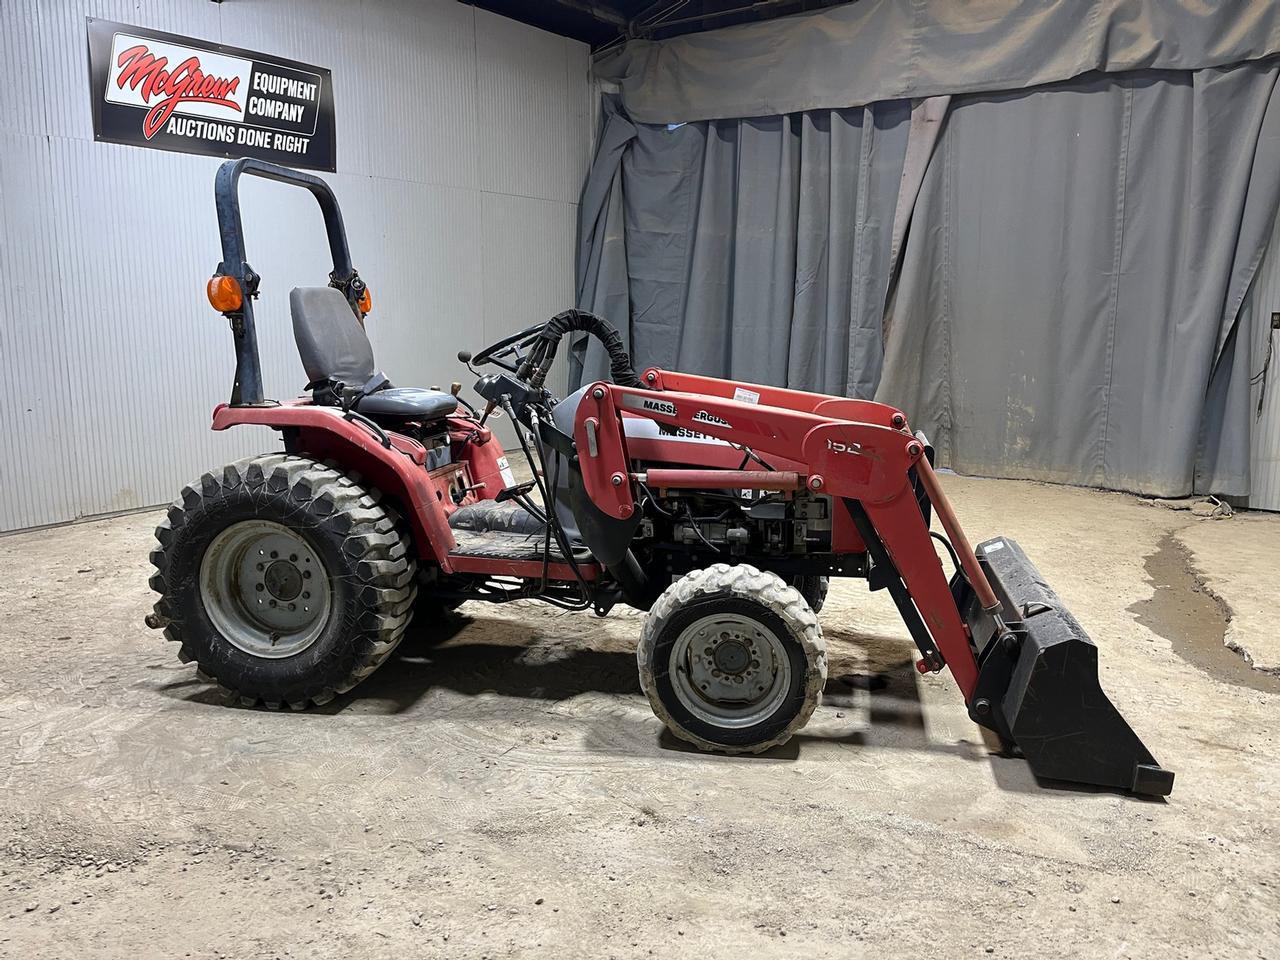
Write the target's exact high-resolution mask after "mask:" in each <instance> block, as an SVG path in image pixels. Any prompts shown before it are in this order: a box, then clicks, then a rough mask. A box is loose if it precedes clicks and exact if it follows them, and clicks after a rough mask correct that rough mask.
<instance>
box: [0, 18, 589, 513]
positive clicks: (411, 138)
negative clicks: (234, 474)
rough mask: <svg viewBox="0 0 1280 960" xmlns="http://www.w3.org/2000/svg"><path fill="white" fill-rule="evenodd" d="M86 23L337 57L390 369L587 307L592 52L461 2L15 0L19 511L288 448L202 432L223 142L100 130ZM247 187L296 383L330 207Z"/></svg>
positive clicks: (12, 139)
mask: <svg viewBox="0 0 1280 960" xmlns="http://www.w3.org/2000/svg"><path fill="white" fill-rule="evenodd" d="M86 16H95V17H101V18H104V19H111V20H118V21H121V22H124V23H130V24H136V25H138V26H145V27H152V28H155V29H159V30H167V31H171V32H173V33H178V34H182V35H186V36H191V37H199V38H203V39H208V40H214V41H218V42H222V43H228V44H233V45H235V46H240V47H245V48H247V49H250V50H257V51H261V52H264V53H270V54H275V55H278V56H282V57H289V58H293V59H297V60H302V61H305V62H308V63H315V64H319V65H322V66H325V67H329V68H330V69H331V70H332V71H333V82H334V95H335V101H336V109H337V128H338V170H339V172H338V173H337V174H336V175H327V174H326V175H324V176H325V177H326V179H328V180H329V181H330V182H331V183H332V184H333V186H334V188H335V190H336V191H337V193H338V196H339V200H340V201H341V203H342V206H343V213H344V216H345V218H346V222H347V229H348V231H349V234H350V240H351V250H352V256H353V259H354V260H355V263H356V266H357V267H358V268H359V269H360V273H361V276H363V277H364V278H365V279H366V280H367V281H368V282H369V284H370V287H371V289H372V292H373V297H374V312H373V314H372V315H371V316H370V318H369V330H370V335H371V337H372V339H373V341H374V348H375V350H376V351H377V354H378V358H379V363H380V365H381V366H382V367H383V369H384V370H385V371H386V373H387V374H388V375H389V376H390V377H391V378H392V379H393V380H395V381H397V382H399V383H404V384H415V385H424V386H426V385H433V384H447V383H448V382H449V381H450V380H452V379H455V378H457V377H458V373H459V366H458V364H457V361H456V359H455V358H454V354H455V353H456V352H457V351H458V350H459V349H462V348H464V347H465V348H468V349H474V348H476V347H479V346H480V345H482V344H483V343H485V342H487V341H489V340H491V339H494V338H495V337H496V336H497V335H498V334H499V333H501V332H505V331H508V330H513V329H518V328H519V327H522V326H526V325H528V324H530V323H533V322H534V321H536V320H539V319H543V318H545V317H547V316H550V315H551V314H552V313H554V312H556V311H557V310H560V309H562V308H564V307H566V306H569V305H570V304H571V302H572V300H573V241H574V217H575V214H576V205H577V199H578V191H579V189H580V187H581V184H582V180H583V177H584V175H585V170H586V164H587V161H588V154H589V141H590V133H591V131H590V119H589V117H590V100H589V87H588V78H587V65H588V51H587V48H586V47H585V46H584V45H582V44H579V43H576V42H574V41H571V40H566V39H563V38H561V37H556V36H553V35H551V34H547V33H543V32H541V31H538V30H535V29H533V28H531V27H527V26H524V25H523V24H519V23H516V22H514V21H511V20H506V19H504V18H501V17H498V16H495V15H493V14H489V13H485V12H484V11H480V10H476V9H475V8H473V7H469V6H465V5H463V4H460V3H457V2H455V0H363V2H354V0H306V2H298V0H295V2H284V0H235V2H234V3H223V4H215V3H208V2H202V0H118V2H111V0H96V2H95V0H3V2H2V3H0V277H3V278H4V283H5V288H6V289H5V295H4V296H3V297H0V378H3V379H2V380H0V530H8V529H15V528H21V527H29V526H35V525H39V524H46V523H54V522H58V521H63V520H70V519H74V518H77V517H82V516H91V515H94V514H99V513H108V512H112V511H116V510H125V509H130V508H134V507H139V506H145V505H147V504H154V503H162V502H166V501H168V500H169V499H171V498H172V497H173V496H174V494H175V493H176V491H177V490H178V488H179V487H180V486H181V484H183V483H184V482H186V481H187V480H189V479H191V478H192V477H194V476H196V475H198V474H199V473H200V472H201V471H202V470H204V469H207V468H209V467H211V466H216V465H218V464H220V463H223V462H225V461H227V460H229V459H233V458H235V457H239V456H244V455H248V454H251V453H254V452H257V451H259V450H262V449H269V448H273V447H275V446H276V445H277V442H276V440H275V438H274V436H273V435H271V434H270V433H269V432H267V431H265V430H264V431H263V432H261V433H256V432H255V430H256V428H239V429H237V430H234V431H231V432H229V433H227V434H215V433H213V432H211V431H210V430H209V429H208V421H209V413H210V411H211V410H212V408H213V406H214V404H216V403H219V402H221V401H224V400H225V399H226V398H227V394H228V392H229V390H230V386H231V376H232V371H233V367H234V362H233V355H232V349H231V340H230V334H229V333H228V331H227V329H226V324H225V322H224V321H223V320H222V318H221V317H219V316H218V315H217V314H215V313H213V312H212V311H211V310H210V309H209V306H208V304H207V303H206V302H205V300H204V293H203V287H204V282H205V280H206V279H207V278H208V276H209V274H210V273H211V272H212V270H213V268H214V267H215V266H216V264H217V262H218V260H219V246H218V237H217V229H216V221H215V218H214V212H213V174H214V171H215V170H216V169H217V166H218V162H219V161H218V160H216V159H209V158H202V157H195V156H186V155H183V154H175V153H164V152H160V151H155V150H144V149H139V148H135V147H127V146H119V145H115V144H102V143H95V142H94V140H93V126H92V119H91V114H90V91H89V78H88V63H87V60H88V57H87V53H86V39H85V20H84V18H85V17H86ZM242 190H243V204H244V225H245V231H246V234H247V237H248V255H249V259H250V262H251V263H252V264H253V266H254V268H255V269H256V270H257V271H258V272H259V273H260V274H261V275H262V276H263V278H264V280H263V284H262V295H261V298H260V301H259V305H258V308H257V315H258V318H259V325H260V329H259V335H260V337H261V350H262V357H263V365H264V371H265V376H266V383H267V387H268V392H269V393H270V394H272V395H275V396H291V395H293V394H295V393H297V392H298V391H299V390H300V388H301V387H302V385H303V382H304V380H305V377H304V376H303V373H302V368H301V365H300V363H299V362H298V359H297V353H296V351H295V349H294V346H293V341H292V334H291V331H290V326H289V317H288V292H289V290H290V289H291V288H292V287H294V286H296V285H308V284H323V283H324V282H325V281H326V279H327V274H328V266H326V262H327V261H326V257H327V249H326V246H325V242H324V234H323V231H322V229H321V221H320V215H319V212H318V209H317V208H316V206H315V204H314V202H313V201H312V200H311V199H310V197H309V196H308V195H306V194H304V193H303V192H302V191H296V190H294V191H290V190H288V189H287V188H283V187H280V186H278V185H272V184H268V183H265V182H262V181H254V180H252V179H248V180H246V181H245V182H244V183H243V186H242ZM464 372H465V371H464Z"/></svg>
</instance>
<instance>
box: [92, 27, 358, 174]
mask: <svg viewBox="0 0 1280 960" xmlns="http://www.w3.org/2000/svg"><path fill="white" fill-rule="evenodd" d="M88 23H89V80H90V87H91V90H92V96H93V133H94V137H95V139H98V140H105V141H108V142H110V143H128V144H133V145H134V146H138V147H152V148H154V149H156V150H177V151H180V152H182V153H200V154H205V155H208V156H215V157H257V158H259V159H261V160H271V161H273V162H275V163H282V164H285V165H286V166H290V167H308V168H311V169H313V170H329V171H334V170H336V169H337V143H336V137H335V135H334V119H333V82H332V77H331V75H330V73H329V71H328V70H326V69H325V68H323V67H315V66H311V65H310V64H305V63H297V62H295V61H293V60H282V59H280V58H279V57H272V56H268V55H266V54H262V53H253V52H251V51H248V50H240V49H238V48H236V47H227V46H223V45H222V44H219V43H206V42H205V41H203V40H192V39H190V38H188V37H179V36H175V35H174V34H171V33H160V32H158V31H156V30H147V29H145V28H143V27H131V26H127V25H126V24H123V23H112V22H111V21H109V20H98V19H95V18H93V17H89V18H88Z"/></svg>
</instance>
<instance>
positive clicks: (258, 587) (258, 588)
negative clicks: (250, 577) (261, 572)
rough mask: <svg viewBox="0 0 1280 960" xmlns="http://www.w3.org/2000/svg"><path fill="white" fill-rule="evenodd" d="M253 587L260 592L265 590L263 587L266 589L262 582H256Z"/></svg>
mask: <svg viewBox="0 0 1280 960" xmlns="http://www.w3.org/2000/svg"><path fill="white" fill-rule="evenodd" d="M254 589H255V590H257V591H258V592H259V593H261V592H262V591H263V590H265V589H267V588H266V587H265V586H263V585H262V584H258V585H257V586H256V587H255V588H254Z"/></svg>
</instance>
